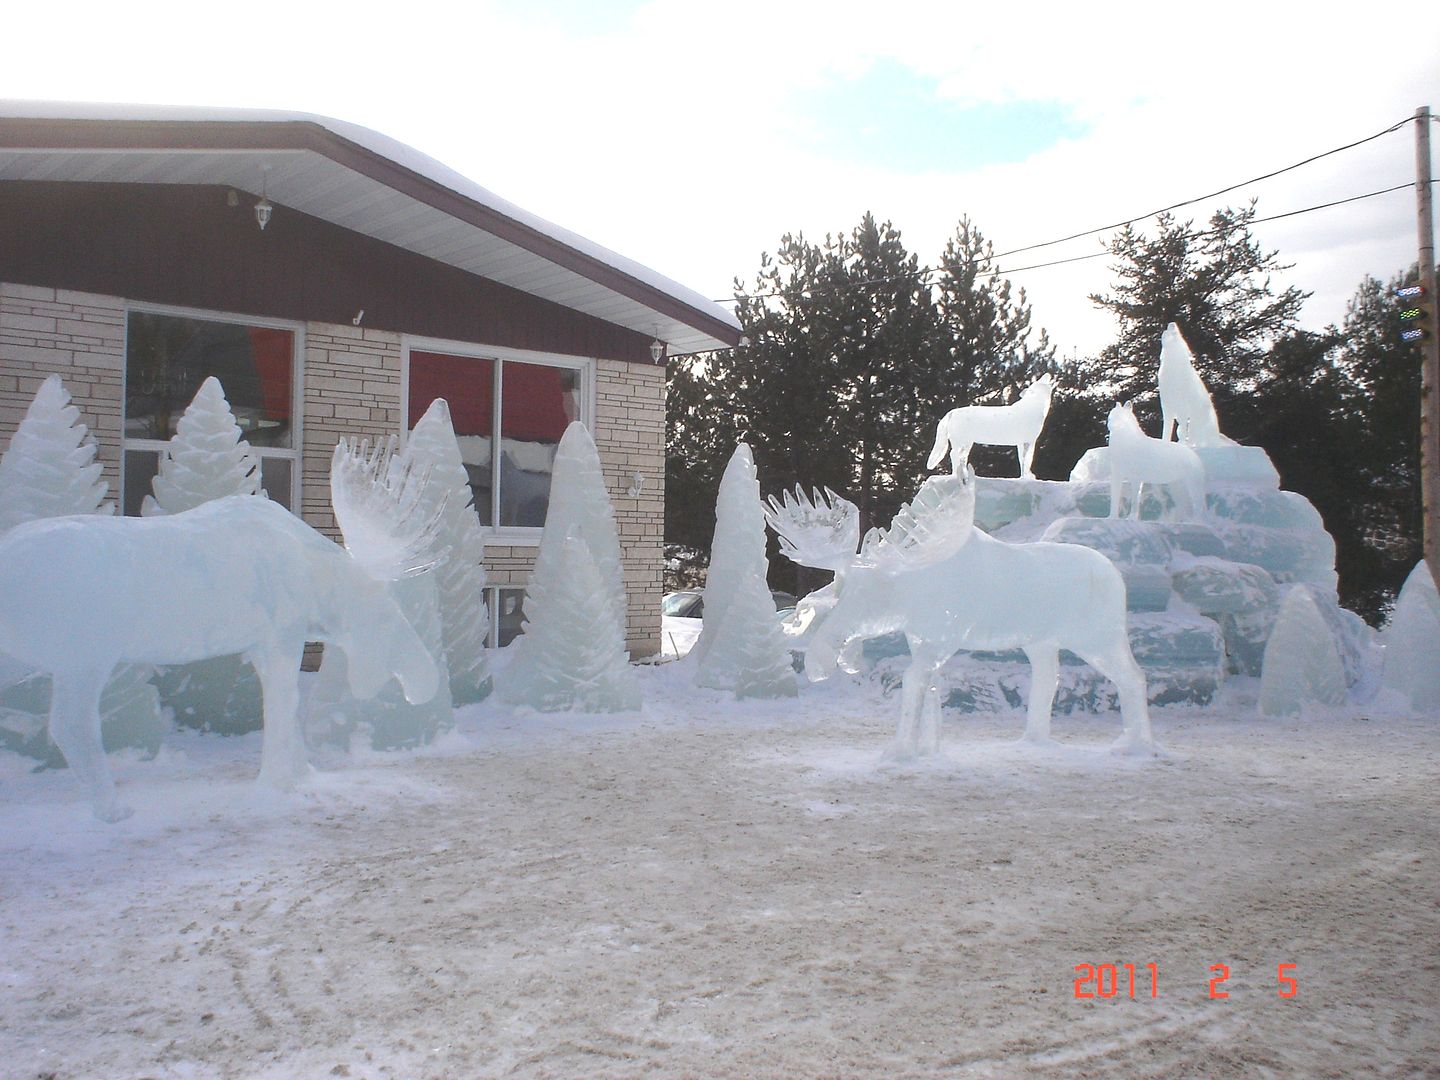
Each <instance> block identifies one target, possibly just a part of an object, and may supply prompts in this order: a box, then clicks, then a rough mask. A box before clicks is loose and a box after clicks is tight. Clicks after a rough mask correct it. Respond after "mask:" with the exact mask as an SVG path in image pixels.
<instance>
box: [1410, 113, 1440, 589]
mask: <svg viewBox="0 0 1440 1080" xmlns="http://www.w3.org/2000/svg"><path fill="white" fill-rule="evenodd" d="M1430 181H1431V175H1430V107H1429V106H1428V105H1422V106H1420V108H1418V109H1416V110H1415V207H1416V212H1417V213H1416V219H1417V223H1418V227H1419V232H1420V285H1421V287H1422V288H1423V289H1424V290H1425V291H1424V293H1423V294H1422V298H1423V300H1424V301H1425V302H1426V307H1427V308H1428V310H1429V314H1428V316H1427V317H1426V319H1425V320H1424V321H1425V323H1427V324H1428V325H1425V326H1423V327H1422V329H1423V330H1424V331H1425V333H1424V334H1422V335H1421V338H1420V504H1421V507H1422V513H1423V515H1424V520H1423V523H1422V528H1423V530H1424V531H1423V534H1422V535H1423V536H1424V547H1423V548H1422V550H1423V551H1424V553H1425V561H1426V562H1427V563H1429V564H1430V576H1431V577H1433V578H1434V579H1435V587H1436V588H1437V589H1440V401H1437V398H1436V395H1437V394H1440V332H1437V331H1440V326H1437V325H1436V324H1437V323H1440V319H1437V318H1436V310H1435V302H1436V296H1435V210H1434V200H1433V197H1432V192H1431V190H1430Z"/></svg>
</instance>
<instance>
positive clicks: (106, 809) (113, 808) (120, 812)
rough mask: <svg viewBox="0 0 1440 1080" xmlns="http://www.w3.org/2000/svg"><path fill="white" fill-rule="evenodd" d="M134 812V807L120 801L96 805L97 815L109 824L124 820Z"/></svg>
mask: <svg viewBox="0 0 1440 1080" xmlns="http://www.w3.org/2000/svg"><path fill="white" fill-rule="evenodd" d="M133 813H135V808H134V807H131V806H123V805H121V804H120V803H114V804H112V805H110V806H97V807H95V816H96V817H97V818H99V819H100V820H101V821H103V822H105V823H106V824H107V825H114V824H115V823H116V822H117V821H124V820H125V819H126V818H128V817H129V816H130V815H131V814H133Z"/></svg>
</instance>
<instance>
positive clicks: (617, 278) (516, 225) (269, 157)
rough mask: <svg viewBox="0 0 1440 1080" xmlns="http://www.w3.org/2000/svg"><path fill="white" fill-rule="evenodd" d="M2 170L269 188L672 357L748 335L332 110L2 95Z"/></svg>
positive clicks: (333, 219) (644, 273) (702, 304)
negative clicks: (316, 112)
mask: <svg viewBox="0 0 1440 1080" xmlns="http://www.w3.org/2000/svg"><path fill="white" fill-rule="evenodd" d="M0 180H34V181H88V182H94V183H130V184H135V183H139V184H215V185H223V186H228V187H233V188H238V189H240V190H242V191H247V192H256V191H259V190H261V189H262V188H263V190H264V192H265V194H266V195H267V197H268V198H269V199H270V201H271V202H273V203H275V204H277V205H281V206H286V207H289V208H291V209H294V210H298V211H300V212H301V213H304V214H309V215H311V216H312V217H316V218H320V219H322V220H324V221H328V222H330V223H332V224H334V225H338V226H340V227H342V228H345V229H350V230H352V231H354V232H357V233H363V234H364V235H366V236H370V237H373V238H375V239H377V240H381V241H384V242H385V243H389V244H394V245H396V246H397V247H401V248H405V249H406V250H409V251H412V252H415V253H416V254H418V255H423V256H425V257H426V258H430V259H435V260H437V261H438V262H443V263H447V264H449V265H451V266H455V267H458V268H459V269H461V270H464V271H466V272H468V273H472V274H476V275H478V276H480V277H484V278H489V279H490V280H492V281H497V282H500V283H501V284H504V285H508V286H511V287H512V288H515V289H519V290H521V291H523V292H527V293H530V294H532V295H534V296H538V297H542V298H544V299H546V300H550V301H553V302H554V303H557V304H562V305H564V306H565V307H568V308H572V309H574V310H576V311H581V312H584V313H585V314H587V315H592V316H594V317H596V318H599V319H604V320H605V321H607V322H610V323H615V324H617V325H619V326H624V327H626V328H628V329H631V330H634V331H637V332H639V333H642V334H645V335H647V336H656V337H658V338H660V340H661V341H663V342H665V343H666V344H667V346H668V354H669V355H671V356H677V355H684V354H686V353H693V352H702V351H705V350H709V349H723V348H729V347H732V346H734V345H735V344H737V343H738V341H739V339H740V334H741V330H740V324H739V322H738V321H737V320H736V318H735V316H734V315H733V314H732V313H731V312H730V311H728V310H726V309H725V308H723V307H721V306H720V305H718V304H716V303H715V302H713V301H711V300H707V299H705V298H704V297H702V296H700V294H698V293H696V292H694V291H692V290H690V289H687V288H685V287H684V286H683V285H679V284H677V283H675V282H673V281H671V280H669V279H668V278H665V277H663V276H661V275H659V274H657V273H655V272H654V271H652V270H650V269H648V268H647V267H644V266H641V265H640V264H639V263H636V262H634V261H633V260H630V259H627V258H625V257H624V256H622V255H619V254H616V253H615V252H613V251H610V250H609V249H607V248H604V247H601V246H600V245H598V244H594V243H591V242H590V241H588V240H586V239H584V238H583V237H581V236H578V235H576V234H575V233H572V232H570V231H569V230H566V229H562V228H560V227H559V226H557V225H553V224H551V223H550V222H548V221H545V220H544V219H542V218H538V217H536V216H535V215H533V214H530V213H528V212H527V211H524V210H522V209H520V208H519V207H518V206H515V205H514V204H513V203H509V202H507V201H505V200H504V199H501V198H499V197H498V196H496V195H494V194H493V193H491V192H489V191H487V190H485V189H484V188H482V187H480V186H479V185H477V184H474V183H472V182H471V181H469V180H467V179H466V178H465V177H463V176H461V175H460V174H458V173H456V172H454V171H452V170H450V169H448V168H446V167H445V166H444V165H441V164H440V163H439V162H437V161H435V160H434V159H432V158H429V157H426V156H425V155H423V154H420V153H419V152H417V151H415V150H412V149H411V148H409V147H407V146H404V145H403V144H401V143H397V142H395V141H394V140H392V139H388V138H386V137H385V136H383V135H379V134H377V133H376V132H373V131H370V130H368V129H366V128H361V127H357V126H355V125H353V124H347V123H343V122H341V121H336V120H330V119H327V118H325V117H319V116H310V115H307V114H297V113H279V112H269V111H256V110H231V109H177V108H159V107H145V106H106V105H93V106H88V105H71V104H51V103H42V102H13V101H12V102H0Z"/></svg>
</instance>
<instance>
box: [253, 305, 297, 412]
mask: <svg viewBox="0 0 1440 1080" xmlns="http://www.w3.org/2000/svg"><path fill="white" fill-rule="evenodd" d="M249 330H250V355H251V356H252V357H253V358H254V363H255V373H256V374H257V375H258V376H259V377H260V400H261V402H262V404H263V405H264V407H265V416H266V417H267V418H268V419H271V420H289V419H290V403H291V401H292V400H293V395H292V392H291V383H290V378H291V375H292V373H293V372H294V370H295V364H294V357H295V337H294V335H293V334H292V333H291V332H290V331H289V330H276V329H274V328H273V327H267V326H252V327H250V328H249Z"/></svg>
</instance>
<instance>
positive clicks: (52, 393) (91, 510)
mask: <svg viewBox="0 0 1440 1080" xmlns="http://www.w3.org/2000/svg"><path fill="white" fill-rule="evenodd" d="M96 453H97V447H96V445H95V440H94V439H92V438H91V437H90V432H89V430H88V429H87V428H86V427H85V425H84V424H83V423H82V422H81V420H80V410H79V409H77V408H76V407H75V406H74V405H72V404H71V403H70V392H69V391H68V390H66V389H65V385H64V383H62V382H61V381H60V376H59V375H51V376H50V377H49V378H47V379H46V380H45V381H44V382H43V383H41V384H40V389H39V390H37V391H36V392H35V397H34V399H33V400H31V402H30V406H29V408H27V409H26V410H25V417H24V419H23V420H21V421H20V426H19V427H18V428H16V429H15V434H14V435H13V436H11V438H10V447H9V449H7V450H6V451H5V454H4V456H3V457H0V533H3V532H5V531H6V530H7V529H13V528H14V527H15V526H16V525H20V524H23V523H24V522H27V521H37V520H39V519H40V518H52V517H61V516H63V515H66V514H111V513H114V512H115V507H114V505H113V504H111V503H107V502H105V492H106V490H107V488H108V485H107V484H106V483H105V481H103V480H101V479H100V473H101V470H102V466H101V464H100V463H99V462H98V461H96V460H95V455H96Z"/></svg>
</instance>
